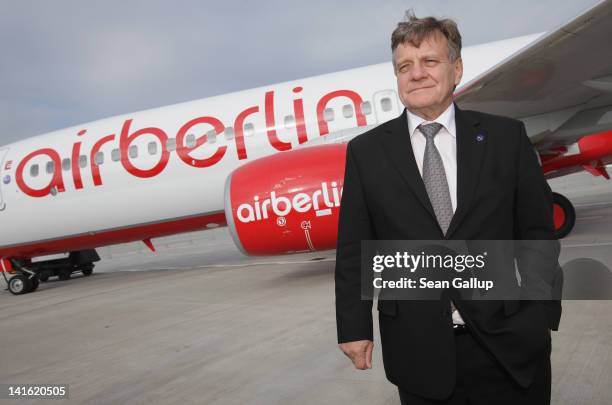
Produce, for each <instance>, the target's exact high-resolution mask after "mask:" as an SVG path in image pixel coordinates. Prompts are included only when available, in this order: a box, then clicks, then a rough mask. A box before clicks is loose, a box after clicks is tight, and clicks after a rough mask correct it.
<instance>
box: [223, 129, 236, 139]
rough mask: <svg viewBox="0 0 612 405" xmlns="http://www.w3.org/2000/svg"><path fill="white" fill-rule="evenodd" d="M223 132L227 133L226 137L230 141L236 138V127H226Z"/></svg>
mask: <svg viewBox="0 0 612 405" xmlns="http://www.w3.org/2000/svg"><path fill="white" fill-rule="evenodd" d="M223 132H224V134H225V139H227V140H228V141H231V140H232V139H234V128H232V127H227V128H225V131H223Z"/></svg>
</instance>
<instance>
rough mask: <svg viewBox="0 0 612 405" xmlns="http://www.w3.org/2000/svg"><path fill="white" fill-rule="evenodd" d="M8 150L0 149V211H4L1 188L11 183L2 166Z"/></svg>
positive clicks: (5, 169) (7, 171) (6, 170)
mask: <svg viewBox="0 0 612 405" xmlns="http://www.w3.org/2000/svg"><path fill="white" fill-rule="evenodd" d="M8 151H9V150H8V148H4V149H0V176H1V177H2V178H0V211H4V210H5V209H6V202H5V201H4V197H3V195H2V187H4V186H5V185H6V184H9V183H10V182H11V180H12V179H11V176H10V174H9V170H8V169H7V168H6V167H5V166H4V164H5V163H4V160H5V158H6V155H7V154H8Z"/></svg>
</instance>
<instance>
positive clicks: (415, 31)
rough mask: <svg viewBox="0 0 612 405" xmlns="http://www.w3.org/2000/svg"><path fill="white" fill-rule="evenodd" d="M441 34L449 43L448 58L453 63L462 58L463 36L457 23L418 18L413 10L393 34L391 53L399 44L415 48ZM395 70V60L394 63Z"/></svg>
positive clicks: (407, 13)
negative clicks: (438, 33)
mask: <svg viewBox="0 0 612 405" xmlns="http://www.w3.org/2000/svg"><path fill="white" fill-rule="evenodd" d="M436 32H440V33H441V34H442V35H444V36H445V37H446V40H447V42H448V57H449V59H450V61H451V62H454V61H456V60H457V59H458V58H460V57H461V34H460V33H459V29H458V28H457V23H456V22H455V21H453V20H451V19H450V18H445V19H443V20H438V19H437V18H435V17H424V18H417V17H416V16H415V15H414V11H413V10H412V9H410V10H408V11H406V15H405V20H404V21H401V22H399V23H398V24H397V28H395V30H393V33H392V34H391V52H394V51H395V48H397V47H398V45H399V44H404V43H406V42H409V43H410V44H412V45H413V46H415V47H417V48H418V47H419V46H421V42H422V41H423V39H425V38H427V37H429V36H431V35H434V34H435V33H436ZM393 68H394V69H395V58H394V63H393Z"/></svg>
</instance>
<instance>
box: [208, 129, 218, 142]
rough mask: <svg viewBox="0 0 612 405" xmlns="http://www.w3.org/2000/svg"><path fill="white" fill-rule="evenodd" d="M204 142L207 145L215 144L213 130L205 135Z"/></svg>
mask: <svg viewBox="0 0 612 405" xmlns="http://www.w3.org/2000/svg"><path fill="white" fill-rule="evenodd" d="M206 141H207V142H208V143H215V142H217V132H216V131H215V130H214V129H211V130H210V131H208V132H207V133H206Z"/></svg>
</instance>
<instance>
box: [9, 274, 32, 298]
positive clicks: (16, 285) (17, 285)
mask: <svg viewBox="0 0 612 405" xmlns="http://www.w3.org/2000/svg"><path fill="white" fill-rule="evenodd" d="M8 289H9V291H10V292H11V293H12V294H15V295H21V294H25V293H27V292H29V291H30V282H29V280H28V278H27V277H26V276H24V275H23V274H17V275H16V276H13V277H11V278H10V279H9V281H8Z"/></svg>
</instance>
